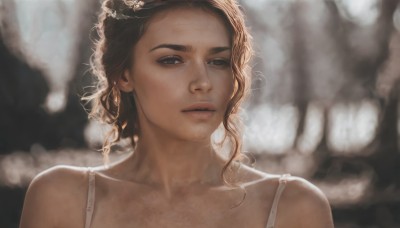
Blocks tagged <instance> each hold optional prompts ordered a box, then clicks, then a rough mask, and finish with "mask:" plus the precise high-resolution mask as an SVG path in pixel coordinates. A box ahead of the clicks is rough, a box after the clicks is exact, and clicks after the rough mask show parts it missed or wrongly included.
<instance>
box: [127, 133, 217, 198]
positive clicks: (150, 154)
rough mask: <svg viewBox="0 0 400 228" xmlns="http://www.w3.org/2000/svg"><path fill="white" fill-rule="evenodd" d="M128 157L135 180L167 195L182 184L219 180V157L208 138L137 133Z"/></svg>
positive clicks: (180, 187) (210, 184) (193, 184)
mask: <svg viewBox="0 0 400 228" xmlns="http://www.w3.org/2000/svg"><path fill="white" fill-rule="evenodd" d="M130 160H131V161H132V162H133V164H132V167H133V168H134V172H135V176H136V179H137V180H138V181H140V182H142V183H146V184H149V185H153V186H156V187H160V188H162V189H163V191H164V192H165V193H166V195H167V196H168V197H171V195H173V194H174V192H175V191H177V190H180V189H182V188H187V187H194V186H216V185H219V184H221V180H220V172H221V169H222V166H223V161H222V159H221V158H220V157H219V156H218V155H217V154H216V153H215V151H214V150H213V148H212V146H211V143H210V141H208V142H185V141H178V140H176V141H173V140H165V141H162V140H155V139H154V138H151V139H148V138H146V137H141V138H140V140H139V142H138V145H137V147H136V150H135V152H134V153H133V154H132V156H131V159H130Z"/></svg>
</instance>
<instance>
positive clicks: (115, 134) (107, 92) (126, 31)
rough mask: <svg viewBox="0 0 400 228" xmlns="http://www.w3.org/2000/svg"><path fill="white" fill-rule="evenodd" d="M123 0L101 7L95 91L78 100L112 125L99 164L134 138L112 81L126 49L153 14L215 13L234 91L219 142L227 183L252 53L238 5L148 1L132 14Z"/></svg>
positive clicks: (128, 103)
mask: <svg viewBox="0 0 400 228" xmlns="http://www.w3.org/2000/svg"><path fill="white" fill-rule="evenodd" d="M126 1H128V0H124V1H123V0H105V1H104V2H103V3H102V6H101V12H100V14H99V18H98V23H97V25H96V27H95V29H96V30H97V34H98V39H97V41H96V43H95V51H94V54H93V56H92V60H91V67H92V73H93V75H94V77H95V79H96V88H95V91H94V93H92V95H90V96H87V97H85V98H84V99H86V100H90V101H91V104H92V108H91V111H90V113H89V117H91V118H94V119H97V120H99V121H101V122H103V123H107V124H110V125H111V126H112V129H111V130H110V132H109V133H108V135H107V137H106V139H105V141H104V143H103V155H104V158H105V163H106V164H107V162H108V155H109V153H110V151H111V147H112V146H113V145H115V144H116V143H118V142H119V141H120V140H121V139H123V138H129V139H130V140H131V144H132V146H133V147H135V146H136V143H137V140H140V135H139V130H140V129H139V126H138V119H137V118H138V117H137V110H136V105H135V102H134V100H133V97H132V94H129V93H124V92H122V91H120V90H119V89H118V87H117V86H116V82H117V81H118V79H119V77H121V75H122V74H123V72H124V70H125V69H127V68H129V67H131V66H130V64H131V63H132V62H134V60H133V59H132V58H133V56H132V50H133V48H134V45H135V44H136V43H137V42H138V41H139V39H140V38H141V37H142V35H143V34H144V32H145V30H146V26H148V22H149V20H150V19H151V18H152V17H153V16H154V15H155V14H157V13H158V12H161V11H164V10H168V9H171V8H173V7H182V6H183V7H194V8H202V9H205V10H208V11H210V12H212V13H215V14H217V15H219V16H220V17H221V18H222V19H223V21H224V22H225V24H226V26H227V29H228V31H229V33H230V35H231V45H232V58H231V67H232V74H233V77H234V91H233V94H232V97H231V99H230V101H229V103H228V106H227V109H226V111H225V115H224V118H223V121H222V124H223V127H224V129H225V137H224V140H228V141H227V142H229V145H230V148H231V152H230V154H229V158H228V161H227V162H226V164H225V165H224V167H223V169H222V171H221V178H222V179H223V181H224V182H225V183H226V184H230V181H228V180H227V179H226V176H225V173H226V171H227V170H228V169H229V167H231V165H232V163H233V162H234V161H236V160H240V158H241V156H242V153H241V149H242V138H241V137H242V131H241V129H242V127H241V123H240V118H239V116H238V114H239V109H240V105H241V103H242V101H243V99H244V98H245V97H246V94H247V93H248V89H249V87H250V71H251V70H250V67H249V61H250V60H251V57H252V55H253V50H252V45H251V36H250V34H249V32H248V30H247V28H246V26H245V22H244V15H243V13H242V11H241V9H240V8H239V5H238V4H237V2H236V1H235V0H185V1H183V0H180V1H177V0H158V1H157V0H153V1H151V0H150V1H144V2H145V4H144V6H143V8H142V9H140V10H136V11H133V9H130V8H129V7H128V6H127V5H126V4H125V2H126Z"/></svg>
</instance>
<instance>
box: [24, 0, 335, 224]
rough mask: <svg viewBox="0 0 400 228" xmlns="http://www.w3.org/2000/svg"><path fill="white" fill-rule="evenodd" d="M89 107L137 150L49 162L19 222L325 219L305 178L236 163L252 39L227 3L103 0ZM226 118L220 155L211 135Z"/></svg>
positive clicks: (323, 203)
mask: <svg viewBox="0 0 400 228" xmlns="http://www.w3.org/2000/svg"><path fill="white" fill-rule="evenodd" d="M97 29H98V32H99V40H98V42H97V43H96V52H95V55H94V62H93V69H94V73H95V75H96V76H97V78H98V83H99V84H98V86H97V88H98V92H97V93H96V94H94V95H93V97H92V99H93V104H94V106H93V109H92V112H91V115H92V116H94V117H98V118H99V119H101V120H103V121H106V122H107V123H109V124H111V125H112V126H113V130H112V132H111V134H110V136H109V137H108V139H107V140H106V142H105V144H104V153H105V157H106V158H107V155H108V152H109V151H110V148H111V146H112V145H113V144H114V143H117V142H118V141H119V140H120V139H122V138H129V139H131V141H132V148H133V149H134V152H133V153H131V154H130V155H129V156H128V157H127V158H126V159H123V160H122V161H120V162H117V163H115V164H110V165H106V166H105V167H99V168H95V169H82V168H75V167H64V166H63V167H55V168H52V169H50V170H47V171H45V172H43V173H41V174H40V175H38V176H37V177H36V178H35V179H34V180H33V181H32V183H31V185H30V187H29V189H28V192H27V195H26V200H25V205H24V209H23V213H22V219H21V227H22V228H36V227H40V228H46V227H87V228H89V227H96V228H102V227H120V228H124V227H219V228H221V227H230V228H232V227H260V228H261V227H289V228H295V227H307V228H313V227H318V228H321V227H324V228H329V227H333V225H332V218H331V213H330V208H329V204H328V202H327V200H326V198H325V196H324V195H323V194H322V193H321V192H320V191H319V190H318V189H317V188H316V187H314V186H313V185H311V184H310V183H308V182H307V181H305V180H303V179H300V178H295V177H287V176H283V177H280V176H276V175H270V174H266V173H261V172H259V171H256V170H254V169H251V168H249V167H247V166H245V165H240V161H239V158H240V148H241V147H240V128H239V127H238V125H237V120H236V118H237V117H236V113H237V111H238V107H239V105H240V102H241V101H242V99H243V97H244V95H245V93H246V89H247V87H248V78H249V76H248V75H247V73H248V72H249V70H248V65H247V64H248V62H249V59H250V57H251V54H252V51H251V45H250V36H249V34H248V32H247V30H246V28H245V25H244V21H243V15H242V13H241V11H240V10H239V6H238V5H237V3H236V2H235V0H187V1H182V0H180V1H177V0H166V1H165V0H164V1H163V0H150V1H137V0H105V1H104V3H103V5H102V12H101V14H100V17H99V23H98V26H97ZM221 123H222V126H223V129H224V130H225V135H226V137H225V139H226V141H227V142H228V143H229V145H230V147H229V148H230V149H231V153H229V155H228V156H222V155H221V154H220V152H219V151H220V149H219V147H217V146H215V145H214V144H215V143H212V140H211V134H212V133H213V132H214V131H215V130H216V129H217V128H218V126H219V125H221Z"/></svg>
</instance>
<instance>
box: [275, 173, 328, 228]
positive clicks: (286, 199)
mask: <svg viewBox="0 0 400 228" xmlns="http://www.w3.org/2000/svg"><path fill="white" fill-rule="evenodd" d="M286 181H287V182H286V183H287V184H286V188H285V191H284V193H283V195H282V199H281V202H280V204H282V205H281V208H283V209H281V211H284V212H285V213H283V214H281V215H282V216H284V217H285V221H287V222H288V223H290V224H288V227H308V228H313V227H326V228H329V227H333V221H332V215H331V208H330V206H329V202H328V200H327V198H326V196H325V195H324V193H323V192H322V191H321V190H320V189H319V188H317V187H316V186H315V185H313V184H312V183H310V182H309V181H307V180H305V179H303V178H300V177H288V178H286ZM278 213H279V212H278ZM284 227H286V226H284Z"/></svg>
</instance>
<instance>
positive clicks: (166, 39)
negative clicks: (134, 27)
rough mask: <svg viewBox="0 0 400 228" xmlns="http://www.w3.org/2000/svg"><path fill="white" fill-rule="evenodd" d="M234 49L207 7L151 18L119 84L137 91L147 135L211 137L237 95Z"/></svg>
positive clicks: (172, 12)
mask: <svg viewBox="0 0 400 228" xmlns="http://www.w3.org/2000/svg"><path fill="white" fill-rule="evenodd" d="M230 45H231V44H230V36H229V33H228V31H227V29H226V27H225V25H224V23H223V21H222V20H221V19H220V18H219V17H218V16H217V15H215V14H213V13H210V12H207V11H205V10H202V9H195V8H176V9H170V10H167V11H164V12H161V13H159V14H157V15H155V16H154V18H152V19H151V20H150V22H149V24H148V27H147V29H146V31H145V33H144V34H143V36H142V37H141V39H140V40H139V42H138V43H137V44H136V46H135V48H134V53H133V63H132V67H131V68H130V69H128V70H126V72H125V74H124V77H123V78H122V79H121V80H120V82H119V85H120V88H121V89H122V90H124V91H133V94H134V98H135V102H136V106H137V110H138V116H139V126H140V131H141V135H143V134H146V132H147V133H150V134H154V133H156V134H157V136H160V134H161V135H166V136H169V137H174V138H176V139H178V140H184V141H202V140H208V139H209V138H210V135H211V134H212V133H213V132H214V130H215V129H216V128H217V127H218V125H219V124H220V123H221V121H222V119H223V116H224V113H225V110H226V108H227V103H228V101H229V99H230V98H231V95H232V93H233V84H234V80H233V75H232V70H231V66H230V59H231V56H230V55H231V46H230Z"/></svg>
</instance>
